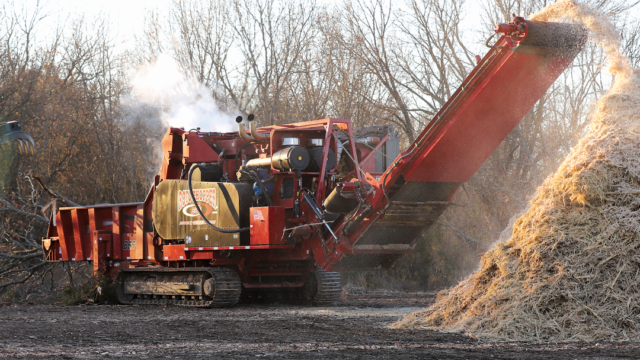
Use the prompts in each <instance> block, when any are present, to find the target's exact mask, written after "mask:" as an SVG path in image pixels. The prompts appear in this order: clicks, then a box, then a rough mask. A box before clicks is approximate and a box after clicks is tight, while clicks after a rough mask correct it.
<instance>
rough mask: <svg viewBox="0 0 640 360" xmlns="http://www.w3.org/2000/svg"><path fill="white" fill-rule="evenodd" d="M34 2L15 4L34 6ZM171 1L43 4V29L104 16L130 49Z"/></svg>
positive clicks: (55, 0) (473, 6)
mask: <svg viewBox="0 0 640 360" xmlns="http://www.w3.org/2000/svg"><path fill="white" fill-rule="evenodd" d="M37 1H38V0H17V2H18V3H21V2H22V3H24V4H25V5H27V7H29V6H31V7H32V6H34V5H35V4H36V2H37ZM172 1H173V0H106V1H105V0H44V1H41V2H43V3H44V4H45V9H46V10H47V13H48V14H50V16H49V19H48V20H47V22H48V24H46V25H47V27H49V26H51V27H54V22H59V21H63V20H64V19H65V18H67V17H69V16H70V15H74V14H78V13H84V14H85V15H86V16H87V17H88V18H89V19H91V18H94V17H96V16H98V15H100V14H104V15H107V18H108V19H109V20H110V21H111V23H112V25H113V26H114V29H113V30H114V34H115V35H116V40H117V43H118V44H124V46H125V47H128V46H127V45H131V46H133V41H134V34H135V33H139V32H140V31H141V30H142V27H143V23H144V16H145V14H146V12H147V11H148V10H150V9H154V8H156V9H158V10H159V11H160V14H162V13H164V12H165V11H166V10H167V9H168V7H169V6H170V5H171V3H172ZM321 2H323V3H326V4H331V3H332V2H333V1H332V0H324V1H323V0H321ZM465 7H466V8H467V9H465V10H466V14H467V16H466V20H467V21H469V20H471V22H470V23H474V21H473V20H474V18H475V17H478V16H479V15H480V13H481V8H480V0H467V2H466V4H465Z"/></svg>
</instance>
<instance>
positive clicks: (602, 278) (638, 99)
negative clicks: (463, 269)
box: [393, 1, 640, 341]
mask: <svg viewBox="0 0 640 360" xmlns="http://www.w3.org/2000/svg"><path fill="white" fill-rule="evenodd" d="M560 15H563V16H566V17H570V18H572V19H574V20H578V21H579V22H581V23H583V24H585V25H586V26H587V27H589V28H590V29H591V31H592V39H595V41H596V42H599V43H601V44H603V45H606V46H603V48H604V50H605V52H606V53H607V54H608V55H609V62H610V71H612V72H613V73H615V74H617V77H616V80H615V83H614V84H613V85H612V87H611V89H610V90H609V92H608V94H607V95H605V96H604V97H602V98H601V99H600V100H599V101H598V103H597V108H596V110H595V112H594V114H593V115H592V122H591V125H590V129H589V132H588V133H587V135H586V136H585V137H584V138H583V139H581V141H580V142H579V144H578V145H577V146H576V147H575V148H574V150H573V151H572V152H571V154H570V155H569V156H568V157H567V158H566V159H565V161H564V162H563V163H562V165H561V167H560V168H559V170H558V171H557V172H556V173H555V174H553V175H551V176H550V177H549V178H547V179H546V181H545V182H544V183H543V185H542V186H540V188H538V190H537V191H536V194H535V195H534V197H533V198H532V200H531V203H530V206H529V208H528V209H527V210H526V211H525V212H524V214H523V215H522V216H521V217H520V218H519V219H517V220H516V221H515V223H514V224H513V227H512V229H509V231H510V232H508V233H507V236H503V237H505V238H506V239H504V241H501V242H499V243H497V244H496V245H495V247H494V248H493V249H492V250H490V251H488V252H487V253H486V254H485V255H484V256H483V257H482V261H481V267H480V269H479V270H478V271H477V272H476V273H474V274H472V275H471V276H470V277H469V278H468V279H466V280H464V281H463V282H461V283H460V284H459V285H458V286H456V287H455V288H452V289H450V290H445V291H443V292H441V293H440V294H439V295H438V299H437V301H436V303H435V304H434V305H433V306H431V307H430V308H429V309H427V310H424V311H421V312H417V313H413V314H409V315H408V316H407V317H405V318H404V319H403V320H401V321H400V322H398V323H396V324H394V325H393V326H394V327H412V328H429V329H441V330H446V331H463V332H465V333H473V334H474V335H477V336H483V337H487V338H494V339H501V340H546V341H577V340H581V341H598V340H637V339H639V338H640V71H633V70H631V69H630V68H629V66H628V65H627V63H626V61H625V58H624V56H622V55H620V54H619V53H618V51H617V47H616V46H615V44H617V41H616V39H615V31H612V30H611V29H612V27H611V26H610V25H608V24H609V23H608V22H606V21H602V20H598V19H597V18H596V17H595V15H594V13H593V12H592V11H591V10H589V9H588V8H587V7H584V6H578V5H577V4H575V3H574V2H573V1H560V2H558V3H556V4H554V5H552V6H551V7H549V8H547V9H544V10H543V11H542V12H541V13H539V14H538V16H537V17H536V20H550V19H552V18H559V17H562V16H560ZM612 44H613V45H612Z"/></svg>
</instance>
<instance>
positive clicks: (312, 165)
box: [307, 146, 336, 171]
mask: <svg viewBox="0 0 640 360" xmlns="http://www.w3.org/2000/svg"><path fill="white" fill-rule="evenodd" d="M323 150H324V148H323V147H319V146H316V147H312V148H310V149H309V156H310V157H311V161H309V167H307V171H320V166H321V165H322V159H323V155H324V152H323ZM335 166H336V153H335V152H334V151H333V149H329V153H328V154H327V171H329V170H331V169H333V168H334V167H335Z"/></svg>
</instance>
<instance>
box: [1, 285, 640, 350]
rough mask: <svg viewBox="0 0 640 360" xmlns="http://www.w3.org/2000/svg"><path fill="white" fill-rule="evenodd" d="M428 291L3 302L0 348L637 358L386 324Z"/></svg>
mask: <svg viewBox="0 0 640 360" xmlns="http://www.w3.org/2000/svg"><path fill="white" fill-rule="evenodd" d="M433 300H434V294H425V293H419V294H407V293H389V292H380V293H374V294H367V295H346V296H345V299H344V300H343V301H342V302H341V303H340V304H339V306H335V307H324V308H318V307H305V306H297V305H283V304H250V305H239V306H237V307H235V308H231V309H190V308H178V307H162V306H109V305H81V306H70V307H62V306H35V305H31V306H29V305H11V306H3V307H0V357H5V358H11V359H16V358H21V359H50V358H54V359H55V358H58V359H76V358H78V359H84V358H107V357H108V358H140V359H169V358H170V359H194V358H240V359H242V358H245V359H249V358H251V359H255V358H263V357H268V358H282V359H305V358H316V357H322V358H327V359H369V358H397V359H470V358H488V359H491V358H493V359H550V358H558V359H585V358H588V359H609V358H629V359H637V358H640V342H632V343H628V342H626V343H568V344H567V343H563V344H550V343H495V342H487V341H482V340H478V339H475V338H473V337H470V336H468V335H465V334H450V333H440V332H435V331H428V330H396V329H389V328H388V325H389V324H390V323H392V322H394V321H396V320H397V319H399V318H400V317H401V316H402V315H403V314H406V313H407V312H410V311H413V310H416V309H418V308H422V307H425V306H428V305H429V304H430V303H432V302H433Z"/></svg>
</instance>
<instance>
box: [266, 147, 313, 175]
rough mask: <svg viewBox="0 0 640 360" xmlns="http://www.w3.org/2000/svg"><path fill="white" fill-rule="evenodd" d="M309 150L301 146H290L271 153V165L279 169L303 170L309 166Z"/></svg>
mask: <svg viewBox="0 0 640 360" xmlns="http://www.w3.org/2000/svg"><path fill="white" fill-rule="evenodd" d="M309 161H310V158H309V152H308V151H307V149H305V148H303V147H301V146H290V147H286V148H284V149H280V150H278V151H276V152H275V153H273V156H272V157H271V165H272V166H273V167H274V168H275V169H278V170H280V171H287V170H304V169H306V168H307V166H309Z"/></svg>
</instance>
